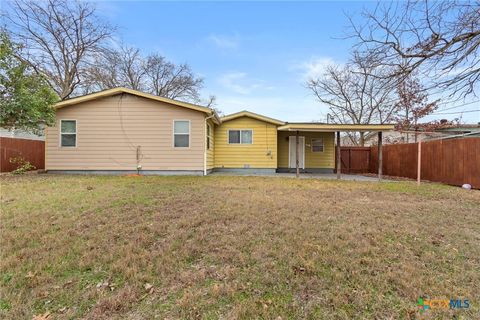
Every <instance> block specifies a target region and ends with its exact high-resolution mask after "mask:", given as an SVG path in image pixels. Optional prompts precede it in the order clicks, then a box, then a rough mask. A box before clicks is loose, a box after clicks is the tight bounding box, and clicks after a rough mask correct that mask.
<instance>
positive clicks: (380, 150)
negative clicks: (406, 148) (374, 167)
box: [378, 131, 383, 180]
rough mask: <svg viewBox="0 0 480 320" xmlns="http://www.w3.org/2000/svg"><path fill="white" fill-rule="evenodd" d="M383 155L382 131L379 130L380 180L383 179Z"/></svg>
mask: <svg viewBox="0 0 480 320" xmlns="http://www.w3.org/2000/svg"><path fill="white" fill-rule="evenodd" d="M382 169H383V155H382V131H378V180H382Z"/></svg>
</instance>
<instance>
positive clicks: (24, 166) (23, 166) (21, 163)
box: [10, 156, 36, 174]
mask: <svg viewBox="0 0 480 320" xmlns="http://www.w3.org/2000/svg"><path fill="white" fill-rule="evenodd" d="M10 163H13V164H16V165H17V168H16V169H15V170H13V171H12V173H13V174H24V173H25V172H27V171H30V170H35V169H36V168H35V166H33V165H32V164H31V163H30V162H28V161H27V160H25V159H24V158H23V157H20V156H18V157H14V158H10Z"/></svg>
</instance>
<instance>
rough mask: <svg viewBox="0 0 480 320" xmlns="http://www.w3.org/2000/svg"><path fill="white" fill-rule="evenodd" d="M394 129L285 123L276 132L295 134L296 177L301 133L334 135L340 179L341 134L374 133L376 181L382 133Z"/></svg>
mask: <svg viewBox="0 0 480 320" xmlns="http://www.w3.org/2000/svg"><path fill="white" fill-rule="evenodd" d="M393 129H394V125H393V124H324V123H287V124H285V125H283V126H280V127H278V129H277V130H278V131H289V132H294V133H295V140H294V141H295V169H296V171H295V172H296V176H297V177H299V176H300V141H301V133H313V132H329V133H332V132H333V133H335V134H336V165H335V169H336V174H337V179H341V178H342V172H341V171H342V170H341V168H342V165H341V152H340V146H341V139H340V134H341V133H342V132H376V133H377V139H378V164H379V165H378V179H379V180H381V179H382V133H383V132H385V131H391V130H393Z"/></svg>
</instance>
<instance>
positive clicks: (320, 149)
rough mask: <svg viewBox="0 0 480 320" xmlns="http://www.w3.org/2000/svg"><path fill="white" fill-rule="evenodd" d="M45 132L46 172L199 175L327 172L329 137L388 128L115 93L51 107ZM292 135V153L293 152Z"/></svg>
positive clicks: (330, 166)
mask: <svg viewBox="0 0 480 320" xmlns="http://www.w3.org/2000/svg"><path fill="white" fill-rule="evenodd" d="M55 108H56V119H57V120H56V125H55V126H54V127H48V128H47V129H46V160H45V163H46V165H45V168H46V170H47V171H51V172H67V173H75V172H79V173H81V172H84V173H86V172H94V173H127V172H136V171H138V172H141V173H143V174H203V175H206V174H207V173H209V172H211V171H242V172H267V173H268V172H276V171H292V170H295V168H296V156H297V152H298V158H299V167H300V169H302V171H307V172H333V170H334V168H335V132H340V131H368V132H371V131H388V130H392V129H393V125H334V124H318V123H286V122H283V121H280V120H276V119H272V118H269V117H266V116H262V115H259V114H256V113H252V112H248V111H242V112H239V113H235V114H231V115H227V116H225V117H222V118H219V117H218V115H217V114H216V113H215V111H214V110H212V109H210V108H206V107H201V106H197V105H194V104H189V103H185V102H180V101H175V100H171V99H167V98H162V97H158V96H154V95H151V94H146V93H143V92H139V91H135V90H130V89H125V88H116V89H110V90H105V91H102V92H98V93H93V94H90V95H86V96H82V97H77V98H72V99H69V100H65V101H63V102H60V103H58V104H57V105H56V106H55ZM297 137H298V148H297V143H296V141H297Z"/></svg>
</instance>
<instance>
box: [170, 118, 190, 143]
mask: <svg viewBox="0 0 480 320" xmlns="http://www.w3.org/2000/svg"><path fill="white" fill-rule="evenodd" d="M177 121H178V122H180V121H183V122H188V133H175V122H177ZM187 134H188V147H175V135H187ZM191 145H192V123H191V121H190V120H188V119H174V120H173V122H172V147H173V148H174V149H190V146H191Z"/></svg>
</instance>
